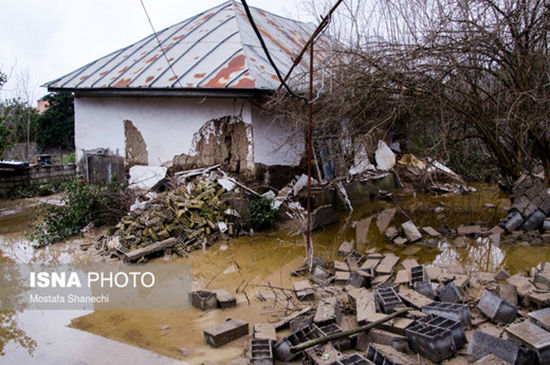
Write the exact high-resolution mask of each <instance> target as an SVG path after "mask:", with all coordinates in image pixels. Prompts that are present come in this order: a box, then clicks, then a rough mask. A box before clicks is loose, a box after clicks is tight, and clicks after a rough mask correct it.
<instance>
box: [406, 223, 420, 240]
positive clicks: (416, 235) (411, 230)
mask: <svg viewBox="0 0 550 365" xmlns="http://www.w3.org/2000/svg"><path fill="white" fill-rule="evenodd" d="M401 229H403V233H405V236H407V238H408V239H409V241H410V242H416V241H420V240H421V239H422V234H420V232H419V231H418V228H416V226H415V225H414V223H413V222H412V221H407V222H405V223H403V224H401Z"/></svg>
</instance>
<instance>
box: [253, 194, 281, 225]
mask: <svg viewBox="0 0 550 365" xmlns="http://www.w3.org/2000/svg"><path fill="white" fill-rule="evenodd" d="M272 203H273V199H269V198H264V197H261V198H258V199H253V200H251V201H250V226H251V227H252V228H253V229H256V230H260V229H264V228H270V227H272V226H273V222H274V221H275V217H276V215H277V211H276V210H274V209H273V208H272V207H271V206H272Z"/></svg>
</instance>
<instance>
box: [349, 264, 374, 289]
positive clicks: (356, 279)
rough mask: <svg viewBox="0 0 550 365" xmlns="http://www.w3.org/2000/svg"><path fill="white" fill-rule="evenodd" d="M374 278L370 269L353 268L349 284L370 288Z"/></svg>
mask: <svg viewBox="0 0 550 365" xmlns="http://www.w3.org/2000/svg"><path fill="white" fill-rule="evenodd" d="M371 280H372V275H371V273H370V270H369V271H368V270H363V269H357V270H353V272H352V273H351V275H350V278H349V284H350V285H351V286H353V287H355V288H368V287H370V283H371Z"/></svg>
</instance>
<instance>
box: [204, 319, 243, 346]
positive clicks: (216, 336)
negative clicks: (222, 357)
mask: <svg viewBox="0 0 550 365" xmlns="http://www.w3.org/2000/svg"><path fill="white" fill-rule="evenodd" d="M247 334H248V323H247V322H245V321H241V320H240V319H232V320H230V321H227V322H223V323H220V324H219V325H217V326H214V327H210V328H207V329H205V330H204V338H205V339H206V343H208V344H209V345H210V346H212V347H220V346H223V345H225V344H226V343H228V342H231V341H233V340H236V339H237V338H239V337H242V336H246V335H247Z"/></svg>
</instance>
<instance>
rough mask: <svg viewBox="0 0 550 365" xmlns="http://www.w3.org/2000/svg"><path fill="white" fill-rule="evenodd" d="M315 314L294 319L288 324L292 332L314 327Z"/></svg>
mask: <svg viewBox="0 0 550 365" xmlns="http://www.w3.org/2000/svg"><path fill="white" fill-rule="evenodd" d="M313 317H314V314H304V315H302V316H300V317H298V318H295V319H293V320H292V321H290V323H289V324H288V325H289V327H290V332H296V331H298V330H300V329H302V328H304V327H308V326H310V327H311V326H312V325H313Z"/></svg>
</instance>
